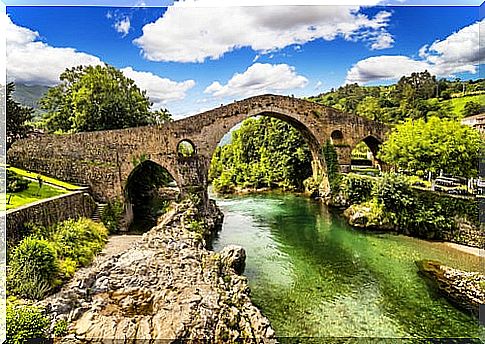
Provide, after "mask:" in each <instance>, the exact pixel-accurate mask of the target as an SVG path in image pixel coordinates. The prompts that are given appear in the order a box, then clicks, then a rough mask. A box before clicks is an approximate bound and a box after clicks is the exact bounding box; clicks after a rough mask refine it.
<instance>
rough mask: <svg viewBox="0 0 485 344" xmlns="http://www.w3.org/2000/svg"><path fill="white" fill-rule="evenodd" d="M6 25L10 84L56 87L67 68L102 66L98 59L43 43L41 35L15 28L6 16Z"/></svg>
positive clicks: (4, 22)
mask: <svg viewBox="0 0 485 344" xmlns="http://www.w3.org/2000/svg"><path fill="white" fill-rule="evenodd" d="M2 21H3V24H4V27H5V28H6V36H7V41H6V48H7V80H8V81H16V82H23V83H28V84H40V85H47V86H53V85H55V84H57V83H59V75H60V74H61V73H62V72H63V71H64V70H65V69H66V68H70V67H74V66H77V65H97V64H101V63H102V62H101V60H100V59H99V58H98V57H96V56H93V55H90V54H86V53H83V52H79V51H76V50H75V49H73V48H56V47H52V46H50V45H48V44H46V43H44V42H41V41H39V40H38V39H39V33H38V32H36V31H32V30H30V29H28V28H25V27H21V26H18V25H15V24H14V23H12V21H11V20H10V17H8V16H7V15H6V14H3V15H2Z"/></svg>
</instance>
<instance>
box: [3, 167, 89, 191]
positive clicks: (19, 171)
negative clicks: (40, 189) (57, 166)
mask: <svg viewBox="0 0 485 344" xmlns="http://www.w3.org/2000/svg"><path fill="white" fill-rule="evenodd" d="M9 169H10V170H11V171H13V172H15V173H17V174H18V175H21V176H22V177H27V178H33V179H37V176H38V175H39V173H36V172H29V171H26V170H22V169H20V168H16V167H9ZM41 176H42V180H43V181H44V182H45V183H49V184H53V185H56V186H60V187H62V188H65V189H67V190H79V189H81V188H82V186H79V185H74V184H70V183H67V182H63V181H60V180H57V179H55V178H51V177H46V176H44V175H41Z"/></svg>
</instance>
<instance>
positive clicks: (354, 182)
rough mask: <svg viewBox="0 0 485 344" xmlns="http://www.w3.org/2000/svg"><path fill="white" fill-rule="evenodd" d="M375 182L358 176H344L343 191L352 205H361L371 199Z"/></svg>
mask: <svg viewBox="0 0 485 344" xmlns="http://www.w3.org/2000/svg"><path fill="white" fill-rule="evenodd" d="M374 184H375V182H374V180H372V179H371V178H368V177H363V176H359V175H357V174H347V175H345V176H344V178H343V181H342V184H341V191H342V192H343V194H344V196H345V198H346V199H347V201H348V202H349V203H350V204H356V203H361V202H364V201H367V200H369V199H370V198H371V195H372V189H373V187H374Z"/></svg>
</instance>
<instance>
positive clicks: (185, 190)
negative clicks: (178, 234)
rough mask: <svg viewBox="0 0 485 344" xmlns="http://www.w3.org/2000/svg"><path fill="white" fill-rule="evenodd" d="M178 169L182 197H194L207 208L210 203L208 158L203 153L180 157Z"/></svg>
mask: <svg viewBox="0 0 485 344" xmlns="http://www.w3.org/2000/svg"><path fill="white" fill-rule="evenodd" d="M177 171H178V173H177V174H178V178H177V184H178V187H179V189H180V196H181V197H182V198H184V197H191V198H193V200H194V201H196V202H198V203H200V205H202V207H203V208H204V209H205V207H206V206H207V205H208V204H209V196H208V193H207V188H208V180H207V179H208V178H207V176H208V171H209V161H208V159H207V158H206V157H204V156H202V155H195V156H191V157H178V159H177Z"/></svg>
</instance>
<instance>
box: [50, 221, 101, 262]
mask: <svg viewBox="0 0 485 344" xmlns="http://www.w3.org/2000/svg"><path fill="white" fill-rule="evenodd" d="M107 238H108V230H107V229H106V228H105V227H104V226H103V225H102V224H99V223H96V222H94V221H92V220H90V219H85V218H81V219H79V220H67V221H64V222H61V223H59V224H58V225H57V226H56V233H55V234H54V235H53V240H54V242H55V244H56V248H57V254H58V256H59V257H60V258H62V259H66V258H70V259H72V260H73V261H75V262H77V263H79V265H81V266H86V265H88V264H89V263H91V261H92V259H93V258H94V255H95V254H96V253H98V252H99V251H101V249H102V248H103V247H104V244H105V243H106V240H107Z"/></svg>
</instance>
